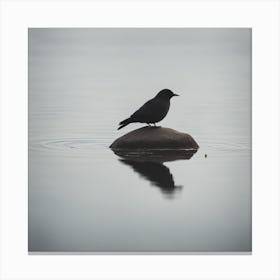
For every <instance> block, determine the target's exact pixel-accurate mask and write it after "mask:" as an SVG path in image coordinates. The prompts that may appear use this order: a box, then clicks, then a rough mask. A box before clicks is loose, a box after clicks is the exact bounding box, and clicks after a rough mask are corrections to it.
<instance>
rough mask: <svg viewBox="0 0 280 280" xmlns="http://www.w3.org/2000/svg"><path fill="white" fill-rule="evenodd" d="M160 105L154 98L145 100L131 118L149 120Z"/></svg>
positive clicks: (142, 120)
mask: <svg viewBox="0 0 280 280" xmlns="http://www.w3.org/2000/svg"><path fill="white" fill-rule="evenodd" d="M160 107H161V105H160V103H159V102H157V101H156V100H155V99H151V100H149V101H147V102H146V103H145V104H144V105H143V106H142V107H140V108H139V109H138V110H137V111H136V112H135V113H134V114H132V115H131V118H132V119H133V120H135V121H141V122H146V121H147V122H149V121H150V120H151V119H153V118H154V114H155V113H156V112H157V111H158V110H159V109H160Z"/></svg>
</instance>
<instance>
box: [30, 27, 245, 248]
mask: <svg viewBox="0 0 280 280" xmlns="http://www.w3.org/2000/svg"><path fill="white" fill-rule="evenodd" d="M250 36H251V35H250V30H248V29H181V30H171V29H168V30H167V29H162V30H160V31H159V30H156V29H150V30H144V29H139V30H137V31H135V30H133V29H115V30H113V29H100V30H98V29H67V30H66V29H56V30H54V29H31V30H29V251H34V252H38V251H43V252H85V251H87V252H101V251H102V252H104V251H105V252H213V251H214V252H226V251H228V252H239V251H243V252H248V251H251V117H250V116H251V86H250V85H251V79H250V77H251V68H250V67H251V66H250V65H251V49H250V46H251V45H250V42H251V41H250V38H251V37H250ZM155 38H156V39H155ZM170 38H171V39H172V40H171V42H170ZM165 87H168V88H170V89H172V90H174V92H176V93H178V94H180V97H178V98H173V99H172V100H171V109H170V111H169V114H168V115H167V117H166V118H165V119H164V120H163V121H162V122H161V123H160V125H161V126H164V127H170V128H173V129H176V130H179V131H182V132H187V133H189V134H191V135H192V136H193V137H194V138H195V140H196V141H197V142H198V144H199V146H200V149H199V150H198V151H197V153H195V154H194V155H192V157H190V158H189V159H179V160H174V158H168V157H167V158H165V160H164V161H163V162H162V161H155V160H153V159H152V160H151V159H149V158H147V159H146V160H145V159H144V160H143V159H141V160H139V159H137V158H129V159H127V158H122V157H120V156H118V155H116V154H114V152H113V151H111V150H110V149H109V146H110V144H111V143H112V142H113V141H114V140H115V139H116V138H117V137H120V136H121V135H123V134H124V133H127V132H129V131H131V130H133V129H136V128H139V127H141V126H142V125H141V124H132V125H129V126H127V127H126V128H124V129H122V130H120V131H117V124H118V122H119V121H121V120H123V119H124V118H126V117H128V116H129V115H130V114H131V113H133V112H134V111H135V110H136V109H137V108H138V107H139V106H140V105H142V104H143V103H144V102H145V101H146V100H147V99H149V98H152V97H153V96H154V95H155V94H156V93H157V92H158V91H159V90H161V89H162V88H165ZM205 155H206V156H205Z"/></svg>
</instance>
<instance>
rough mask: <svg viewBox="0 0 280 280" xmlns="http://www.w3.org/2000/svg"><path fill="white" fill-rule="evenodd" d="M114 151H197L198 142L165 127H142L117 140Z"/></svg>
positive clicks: (113, 147) (112, 145)
mask: <svg viewBox="0 0 280 280" xmlns="http://www.w3.org/2000/svg"><path fill="white" fill-rule="evenodd" d="M110 148H111V149H112V150H143V149H144V150H145V149H147V150H180V149H184V150H186V149H187V150H197V149H198V148H199V146H198V144H197V143H196V141H195V140H194V139H193V138H192V137H191V136H190V135H189V134H187V133H182V132H179V131H176V130H174V129H171V128H165V127H149V126H145V127H141V128H139V129H136V130H133V131H131V132H129V133H127V134H125V135H123V136H121V137H120V138H118V139H116V140H115V141H114V142H113V143H112V144H111V146H110Z"/></svg>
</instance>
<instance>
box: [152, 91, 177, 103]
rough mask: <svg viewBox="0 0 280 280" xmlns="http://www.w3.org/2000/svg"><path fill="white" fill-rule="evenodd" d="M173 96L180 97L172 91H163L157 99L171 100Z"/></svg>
mask: <svg viewBox="0 0 280 280" xmlns="http://www.w3.org/2000/svg"><path fill="white" fill-rule="evenodd" d="M173 96H179V95H178V94H175V93H173V92H172V91H171V90H170V89H163V90H161V91H160V92H159V93H158V94H157V95H156V98H160V99H165V100H169V99H170V98H171V97H173Z"/></svg>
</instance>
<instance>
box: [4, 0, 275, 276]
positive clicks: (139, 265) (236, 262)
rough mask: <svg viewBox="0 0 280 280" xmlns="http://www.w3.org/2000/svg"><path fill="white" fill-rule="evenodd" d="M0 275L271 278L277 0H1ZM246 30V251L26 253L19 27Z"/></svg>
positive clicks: (22, 36)
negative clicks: (249, 99)
mask: <svg viewBox="0 0 280 280" xmlns="http://www.w3.org/2000/svg"><path fill="white" fill-rule="evenodd" d="M0 18H1V60H0V61H1V194H0V199H1V239H0V241H1V244H0V248H1V255H0V256H1V259H0V262H1V263H0V273H1V274H0V276H1V279H30V280H31V279H223V280H224V279H267V280H268V279H279V276H280V273H279V263H280V259H279V236H280V235H279V220H280V219H279V189H278V187H279V170H280V168H279V127H280V125H279V95H278V94H279V77H280V75H279V74H280V73H279V34H280V32H279V2H278V1H268V0H265V1H261V0H259V1H249V0H247V1H225V0H224V1H211V0H206V1H172V2H171V1H149V2H148V1H142V2H140V1H130V2H121V1H103V2H97V1H83V2H82V1H37V2H36V1H25V0H20V1H2V2H1V17H0ZM28 27H252V28H253V254H252V255H243V256H237V255H233V256H231V255H226V256H223V255H215V256H211V255H203V256H198V255H178V256H165V255H161V256H156V255H149V256H143V255H140V256H138V255H133V256H126V255H121V256H116V255H112V256H105V255H101V256H97V255H81V256H79V255H73V256H72V255H54V256H53V255H39V256H35V255H28V253H27V28H28Z"/></svg>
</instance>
